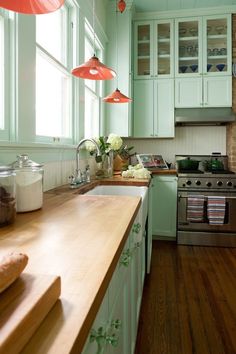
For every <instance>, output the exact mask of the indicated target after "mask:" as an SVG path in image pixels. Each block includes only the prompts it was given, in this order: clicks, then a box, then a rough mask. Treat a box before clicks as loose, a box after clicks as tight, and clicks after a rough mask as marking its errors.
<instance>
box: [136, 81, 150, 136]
mask: <svg viewBox="0 0 236 354" xmlns="http://www.w3.org/2000/svg"><path fill="white" fill-rule="evenodd" d="M133 107H134V112H133V126H134V134H133V136H134V137H153V132H154V127H153V114H154V108H153V80H135V81H134V105H133Z"/></svg>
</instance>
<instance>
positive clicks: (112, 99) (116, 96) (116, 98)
mask: <svg viewBox="0 0 236 354" xmlns="http://www.w3.org/2000/svg"><path fill="white" fill-rule="evenodd" d="M102 100H103V101H104V102H107V103H128V102H131V101H132V99H131V98H129V97H127V96H125V95H123V93H121V92H120V90H118V88H117V89H116V90H115V91H114V92H112V93H111V94H110V95H108V96H107V97H104V98H103V99H102Z"/></svg>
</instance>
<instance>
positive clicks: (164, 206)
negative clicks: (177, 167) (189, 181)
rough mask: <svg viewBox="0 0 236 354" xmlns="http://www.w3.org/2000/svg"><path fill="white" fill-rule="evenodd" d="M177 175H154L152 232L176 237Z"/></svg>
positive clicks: (155, 234)
mask: <svg viewBox="0 0 236 354" xmlns="http://www.w3.org/2000/svg"><path fill="white" fill-rule="evenodd" d="M176 216H177V177H176V176H167V175H166V176H154V177H153V181H152V233H153V235H154V236H161V237H163V236H164V237H165V236H166V237H172V238H173V237H176Z"/></svg>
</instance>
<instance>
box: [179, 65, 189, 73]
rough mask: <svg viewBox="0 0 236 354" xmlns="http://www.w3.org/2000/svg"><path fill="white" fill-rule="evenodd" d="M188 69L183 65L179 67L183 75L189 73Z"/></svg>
mask: <svg viewBox="0 0 236 354" xmlns="http://www.w3.org/2000/svg"><path fill="white" fill-rule="evenodd" d="M187 69H188V67H187V65H182V66H180V67H179V70H180V72H181V73H183V74H184V73H185V72H186V71H187Z"/></svg>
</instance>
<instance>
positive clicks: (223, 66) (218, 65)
mask: <svg viewBox="0 0 236 354" xmlns="http://www.w3.org/2000/svg"><path fill="white" fill-rule="evenodd" d="M216 68H217V69H218V70H219V71H223V70H224V68H225V64H217V65H216Z"/></svg>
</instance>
